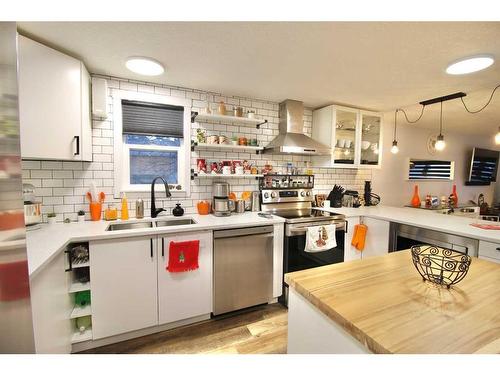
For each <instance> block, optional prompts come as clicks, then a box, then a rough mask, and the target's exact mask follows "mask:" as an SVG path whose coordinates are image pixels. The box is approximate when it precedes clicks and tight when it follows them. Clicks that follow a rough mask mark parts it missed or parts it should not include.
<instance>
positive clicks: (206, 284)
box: [158, 232, 213, 324]
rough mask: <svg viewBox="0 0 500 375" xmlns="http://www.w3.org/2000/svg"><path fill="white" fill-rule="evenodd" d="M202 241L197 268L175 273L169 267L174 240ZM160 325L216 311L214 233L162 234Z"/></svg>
mask: <svg viewBox="0 0 500 375" xmlns="http://www.w3.org/2000/svg"><path fill="white" fill-rule="evenodd" d="M192 240H199V241H200V252H199V258H198V263H199V266H200V268H198V269H197V270H194V271H188V272H178V273H171V272H168V271H167V270H166V267H167V264H168V248H169V244H170V241H176V242H180V241H192ZM158 250H159V251H158V314H159V324H165V323H170V322H175V321H179V320H183V319H188V318H193V317H196V316H199V315H203V314H210V313H211V312H212V259H213V256H212V232H197V233H187V234H182V235H177V236H167V237H160V238H159V243H158Z"/></svg>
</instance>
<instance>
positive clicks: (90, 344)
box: [71, 314, 210, 353]
mask: <svg viewBox="0 0 500 375" xmlns="http://www.w3.org/2000/svg"><path fill="white" fill-rule="evenodd" d="M204 320H210V314H203V315H199V316H195V317H193V318H189V319H184V320H179V321H177V322H173V323H167V324H162V325H160V326H154V327H149V328H144V329H140V330H137V331H133V332H127V333H122V334H120V335H116V336H111V337H106V338H103V339H99V340H90V341H84V342H79V343H76V344H73V345H72V349H71V352H72V353H78V352H82V351H84V350H89V349H94V348H98V347H100V346H105V345H110V344H115V343H117V342H120V341H126V340H130V339H135V338H137V337H141V336H147V335H151V334H153V333H158V332H163V331H167V330H170V329H173V328H177V327H181V326H187V325H190V324H194V323H199V322H202V321H204Z"/></svg>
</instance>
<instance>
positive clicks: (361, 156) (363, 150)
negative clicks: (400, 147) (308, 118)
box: [311, 105, 382, 168]
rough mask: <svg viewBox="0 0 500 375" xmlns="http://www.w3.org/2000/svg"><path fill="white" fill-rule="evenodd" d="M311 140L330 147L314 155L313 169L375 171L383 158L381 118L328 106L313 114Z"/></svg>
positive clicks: (358, 111) (377, 115) (362, 112)
mask: <svg viewBox="0 0 500 375" xmlns="http://www.w3.org/2000/svg"><path fill="white" fill-rule="evenodd" d="M312 137H313V138H314V139H315V140H317V141H318V142H321V143H323V144H326V145H328V146H330V147H331V150H332V152H331V154H330V155H324V156H323V155H322V156H313V157H312V158H311V160H312V163H313V166H315V167H324V168H328V167H336V168H378V167H380V162H381V155H382V149H381V144H382V115H381V114H379V113H376V112H368V111H363V110H359V109H356V108H348V107H341V106H337V105H330V106H328V107H324V108H320V109H317V110H315V111H313V125H312Z"/></svg>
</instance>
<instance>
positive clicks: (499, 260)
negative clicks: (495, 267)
mask: <svg viewBox="0 0 500 375" xmlns="http://www.w3.org/2000/svg"><path fill="white" fill-rule="evenodd" d="M479 259H482V260H487V261H488V262H493V263H498V264H500V259H495V258H488V257H483V256H479Z"/></svg>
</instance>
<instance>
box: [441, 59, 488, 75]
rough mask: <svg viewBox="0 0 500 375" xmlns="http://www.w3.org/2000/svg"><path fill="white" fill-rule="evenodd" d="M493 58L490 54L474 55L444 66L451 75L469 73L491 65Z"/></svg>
mask: <svg viewBox="0 0 500 375" xmlns="http://www.w3.org/2000/svg"><path fill="white" fill-rule="evenodd" d="M494 62H495V59H494V58H493V56H491V55H476V56H470V57H466V58H463V59H460V60H457V61H455V62H453V63H451V64H450V65H448V67H447V68H446V73H448V74H453V75H460V74H469V73H474V72H478V71H480V70H483V69H486V68H487V67H489V66H491V65H493V63H494Z"/></svg>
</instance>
